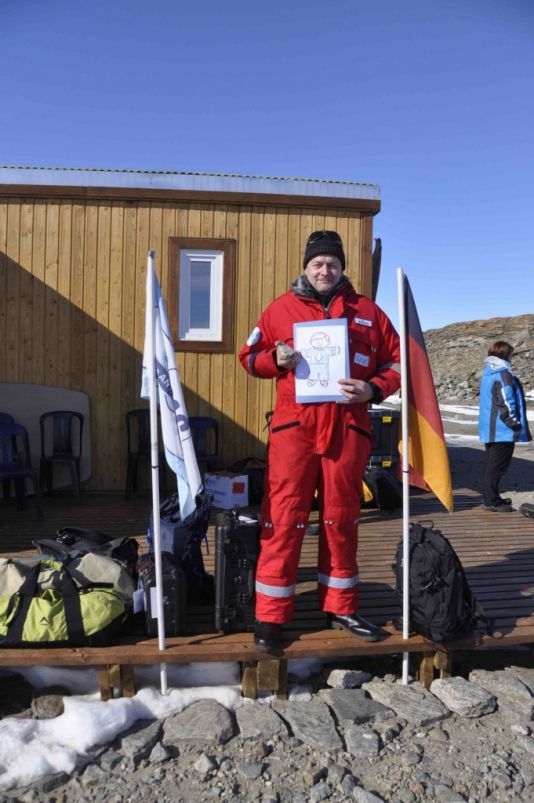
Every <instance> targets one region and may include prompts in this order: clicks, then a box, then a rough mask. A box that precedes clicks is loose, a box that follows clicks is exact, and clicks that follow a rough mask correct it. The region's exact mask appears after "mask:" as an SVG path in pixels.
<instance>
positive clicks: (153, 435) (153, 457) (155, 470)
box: [146, 251, 167, 695]
mask: <svg viewBox="0 0 534 803" xmlns="http://www.w3.org/2000/svg"><path fill="white" fill-rule="evenodd" d="M154 257H155V253H154V251H149V252H148V259H147V271H146V315H147V332H148V333H149V337H148V344H147V345H148V355H147V357H148V365H147V371H148V383H149V388H150V393H149V401H150V464H151V467H152V520H153V522H154V531H153V536H154V561H155V566H156V611H157V616H158V643H159V649H160V650H162V651H163V650H164V649H165V621H164V615H163V584H162V571H161V521H160V513H159V511H160V502H159V462H158V461H159V457H158V410H157V401H156V399H157V388H156V354H155V343H154V328H155V324H156V319H155V315H154V309H155V307H154V275H155V273H154ZM160 682H161V693H162V694H163V695H166V694H167V664H165V663H161V664H160Z"/></svg>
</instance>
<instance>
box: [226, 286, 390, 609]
mask: <svg viewBox="0 0 534 803" xmlns="http://www.w3.org/2000/svg"><path fill="white" fill-rule="evenodd" d="M298 285H299V281H298V280H297V282H296V283H295V284H294V290H290V291H289V292H287V293H285V294H284V295H282V296H279V297H278V298H276V299H275V300H274V301H273V302H272V303H271V304H270V305H269V306H268V307H267V309H266V310H265V311H264V313H263V314H262V316H261V318H260V320H259V321H258V324H257V326H256V328H255V329H254V331H253V332H252V334H251V335H250V337H249V339H248V341H247V344H246V345H245V346H244V347H243V348H242V349H241V352H240V354H239V359H240V360H241V363H242V365H243V367H244V368H245V370H246V371H247V372H248V373H249V374H251V376H255V377H260V378H262V379H272V378H273V377H275V378H276V382H277V399H276V406H275V409H274V413H273V416H272V418H271V424H270V434H269V445H268V461H267V472H266V485H265V495H264V498H263V504H262V533H261V551H260V558H259V562H258V567H257V572H256V618H257V619H259V620H260V621H262V622H277V623H283V622H287V621H289V620H290V619H291V618H292V615H293V608H294V601H295V584H296V579H297V570H298V563H299V558H300V551H301V547H302V541H303V538H304V533H305V530H306V526H307V522H308V516H309V511H310V509H311V505H312V501H313V496H314V493H315V490H316V489H317V490H318V495H319V508H320V525H319V558H318V583H319V597H320V602H321V607H322V609H323V610H324V611H328V612H330V613H336V614H352V613H356V611H357V610H358V566H357V563H356V548H357V538H358V518H359V514H360V494H361V487H362V476H363V473H364V471H365V466H366V464H367V459H368V456H369V452H370V448H371V440H370V429H371V425H370V420H369V415H368V413H367V407H368V404H367V403H364V404H337V403H336V402H319V403H310V404H298V403H297V402H295V378H294V373H293V371H281V370H280V369H279V368H278V367H277V365H276V360H275V351H276V349H275V345H274V344H275V341H277V340H281V341H283V342H284V343H287V344H288V345H290V346H293V324H294V323H296V322H302V321H315V320H317V321H320V320H324V319H325V318H346V319H347V324H348V335H349V358H350V366H351V377H352V378H354V379H363V380H366V381H369V380H371V381H372V382H373V384H375V385H377V386H378V387H379V388H380V390H381V391H382V393H383V395H384V397H386V396H388V395H390V394H391V393H394V392H395V391H396V390H397V388H398V387H399V384H400V374H399V370H400V369H399V363H400V357H399V338H398V335H397V333H396V331H395V329H394V328H393V325H392V324H391V322H390V321H389V319H388V318H387V316H386V315H385V313H384V312H383V311H382V310H381V309H380V308H379V307H378V306H377V305H376V304H375V303H374V302H373V301H371V299H369V298H367V297H366V296H362V295H359V294H358V293H356V292H355V290H354V289H353V287H352V285H351V284H350V282H348V280H346V279H344V277H343V278H342V280H341V282H340V284H339V285H338V288H339V289H338V292H337V294H336V295H335V296H334V298H333V300H332V301H331V303H330V305H329V307H328V312H327V311H326V310H325V309H324V307H323V306H322V305H321V303H320V301H319V300H317V299H316V298H314V297H312V296H311V295H308V296H306V295H304V296H303V295H300V294H299V295H297V294H296V293H299V289H298Z"/></svg>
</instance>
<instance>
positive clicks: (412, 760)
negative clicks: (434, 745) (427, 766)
mask: <svg viewBox="0 0 534 803" xmlns="http://www.w3.org/2000/svg"><path fill="white" fill-rule="evenodd" d="M401 760H402V763H403V764H404V766H405V767H415V766H416V764H419V762H420V761H421V754H420V753H418V752H416V751H415V750H407V751H406V752H404V753H403V754H402V756H401Z"/></svg>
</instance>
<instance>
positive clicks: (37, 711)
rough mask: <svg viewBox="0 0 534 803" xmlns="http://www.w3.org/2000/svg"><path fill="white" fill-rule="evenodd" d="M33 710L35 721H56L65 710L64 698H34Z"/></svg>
mask: <svg viewBox="0 0 534 803" xmlns="http://www.w3.org/2000/svg"><path fill="white" fill-rule="evenodd" d="M31 708H32V713H33V716H34V717H35V719H54V718H55V717H59V716H61V714H62V713H63V712H64V710H65V708H64V705H63V697H60V695H59V694H42V695H40V696H39V697H34V698H33V700H32V704H31Z"/></svg>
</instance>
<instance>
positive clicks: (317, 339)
mask: <svg viewBox="0 0 534 803" xmlns="http://www.w3.org/2000/svg"><path fill="white" fill-rule="evenodd" d="M293 337H294V342H295V344H294V349H295V351H300V353H301V359H300V361H299V363H298V365H297V367H296V369H295V397H296V401H298V402H312V403H313V402H322V401H343V400H344V398H345V397H344V396H343V394H342V393H341V391H340V390H339V384H338V379H344V378H346V377H348V376H350V367H349V347H348V335H347V321H346V319H345V318H336V319H333V320H332V319H326V320H324V321H305V322H303V323H295V324H294V325H293Z"/></svg>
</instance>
